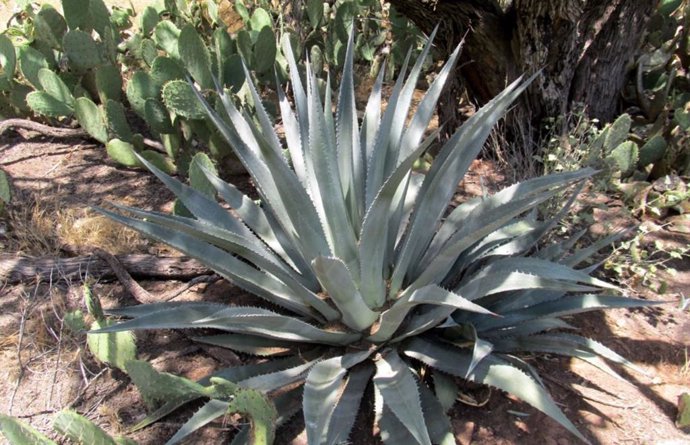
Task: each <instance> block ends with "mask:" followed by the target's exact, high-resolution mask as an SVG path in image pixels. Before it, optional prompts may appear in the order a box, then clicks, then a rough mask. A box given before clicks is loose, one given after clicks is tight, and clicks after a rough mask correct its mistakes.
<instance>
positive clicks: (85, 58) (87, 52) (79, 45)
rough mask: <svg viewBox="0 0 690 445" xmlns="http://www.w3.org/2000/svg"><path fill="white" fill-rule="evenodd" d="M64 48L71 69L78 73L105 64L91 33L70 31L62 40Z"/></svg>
mask: <svg viewBox="0 0 690 445" xmlns="http://www.w3.org/2000/svg"><path fill="white" fill-rule="evenodd" d="M62 46H63V48H64V50H65V54H66V55H67V59H68V60H69V63H70V67H73V68H74V69H75V70H77V71H86V70H89V69H92V68H95V67H96V66H98V65H100V64H101V63H102V62H103V59H102V58H101V54H100V51H99V50H98V47H97V46H96V42H95V41H94V40H93V38H92V37H91V35H89V33H87V32H84V31H80V30H73V31H68V32H67V33H66V34H65V36H64V37H63V39H62Z"/></svg>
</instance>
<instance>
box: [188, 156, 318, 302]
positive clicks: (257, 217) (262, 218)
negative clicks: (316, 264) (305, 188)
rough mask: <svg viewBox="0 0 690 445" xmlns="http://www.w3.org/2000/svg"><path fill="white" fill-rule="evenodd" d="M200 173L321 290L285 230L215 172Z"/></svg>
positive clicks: (285, 258)
mask: <svg viewBox="0 0 690 445" xmlns="http://www.w3.org/2000/svg"><path fill="white" fill-rule="evenodd" d="M201 171H202V172H203V173H204V174H205V175H206V179H207V180H208V181H209V182H210V183H211V184H212V185H213V186H214V187H215V189H216V191H217V192H218V194H219V195H220V196H221V198H223V200H224V201H225V202H227V203H228V204H229V205H230V207H232V208H233V209H234V210H235V211H236V212H237V214H238V215H239V216H240V218H241V219H242V221H243V222H244V223H245V224H246V225H247V226H248V227H249V228H250V229H251V230H252V231H253V232H254V233H256V234H257V235H258V236H259V237H260V238H261V240H263V241H264V242H265V243H266V244H267V245H268V246H269V247H270V248H271V249H273V250H274V251H275V252H276V253H277V254H278V255H280V257H281V258H283V260H285V261H286V262H287V263H288V264H289V265H290V266H291V267H293V268H295V269H296V270H299V271H300V272H301V274H302V275H303V276H304V278H305V280H307V281H308V282H309V284H310V286H309V287H310V289H312V290H314V289H315V288H318V282H317V281H316V277H314V276H313V272H312V271H311V269H310V267H309V266H308V263H307V262H306V260H305V259H304V258H303V257H302V256H301V255H300V254H299V252H297V251H296V250H295V249H294V247H293V246H292V244H291V242H290V241H289V239H288V237H287V235H285V233H284V232H283V230H282V227H280V225H278V224H274V223H272V222H271V221H270V219H269V217H268V215H266V213H265V212H264V210H263V209H262V208H261V207H260V206H259V205H257V204H256V203H255V202H254V200H252V199H251V198H249V197H248V196H247V195H245V194H244V193H242V192H241V191H239V190H238V189H237V187H235V186H234V185H232V184H229V183H227V182H225V181H223V180H222V179H220V178H219V177H218V176H217V175H216V174H215V173H214V172H212V171H210V170H208V169H206V168H203V166H202V169H201Z"/></svg>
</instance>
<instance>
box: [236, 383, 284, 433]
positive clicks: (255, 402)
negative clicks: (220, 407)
mask: <svg viewBox="0 0 690 445" xmlns="http://www.w3.org/2000/svg"><path fill="white" fill-rule="evenodd" d="M228 411H229V412H231V413H239V414H242V415H244V416H247V417H248V418H249V421H250V422H251V430H250V436H251V443H252V444H253V445H270V444H272V443H273V439H274V438H275V426H274V425H275V423H276V419H277V418H278V413H277V412H276V409H275V407H274V406H273V404H272V403H271V402H270V400H268V398H267V397H266V396H265V395H263V394H261V393H260V392H259V391H256V390H253V389H238V390H237V391H236V392H235V396H234V399H233V400H232V402H230V406H229V407H228Z"/></svg>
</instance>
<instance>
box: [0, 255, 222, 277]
mask: <svg viewBox="0 0 690 445" xmlns="http://www.w3.org/2000/svg"><path fill="white" fill-rule="evenodd" d="M117 259H118V260H119V261H120V262H121V263H122V266H123V267H124V269H126V270H127V271H128V272H129V273H130V274H131V275H133V276H135V277H141V278H148V279H153V278H161V279H167V280H173V279H177V280H189V279H192V278H195V277H198V276H200V275H207V274H210V273H211V271H210V270H209V269H208V268H207V267H206V266H204V265H203V264H201V263H199V262H198V261H196V260H193V259H191V258H186V257H155V256H152V255H118V256H117ZM86 275H88V276H90V277H93V278H96V279H105V278H113V277H114V276H115V273H114V271H113V269H112V267H111V266H110V265H109V264H108V262H107V261H106V260H105V259H103V258H100V257H98V256H95V255H90V256H81V257H74V258H53V257H44V258H29V257H24V256H17V255H0V281H2V282H4V283H8V284H16V283H21V282H32V281H36V280H38V281H43V282H48V281H53V282H57V281H60V280H71V279H75V280H78V279H82V278H84V277H85V276H86Z"/></svg>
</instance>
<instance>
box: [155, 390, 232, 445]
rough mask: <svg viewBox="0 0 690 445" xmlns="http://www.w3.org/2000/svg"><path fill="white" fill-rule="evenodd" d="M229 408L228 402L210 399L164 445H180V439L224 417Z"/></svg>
mask: <svg viewBox="0 0 690 445" xmlns="http://www.w3.org/2000/svg"><path fill="white" fill-rule="evenodd" d="M229 407H230V402H226V401H223V400H216V399H211V400H209V401H208V402H206V404H205V405H204V406H202V407H201V409H199V411H197V412H195V413H194V415H193V416H192V417H191V418H190V419H189V420H187V421H186V422H185V424H184V425H182V427H181V428H180V429H179V430H177V432H176V433H175V435H174V436H173V437H171V438H170V440H168V441H167V442H166V445H174V444H176V443H180V441H182V439H184V438H185V437H187V436H189V435H190V434H192V433H193V432H195V431H197V430H199V429H200V428H203V427H204V426H205V425H207V424H209V423H211V422H213V421H214V420H215V419H217V418H218V417H220V416H223V415H225V414H226V413H227V412H228V408H229Z"/></svg>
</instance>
